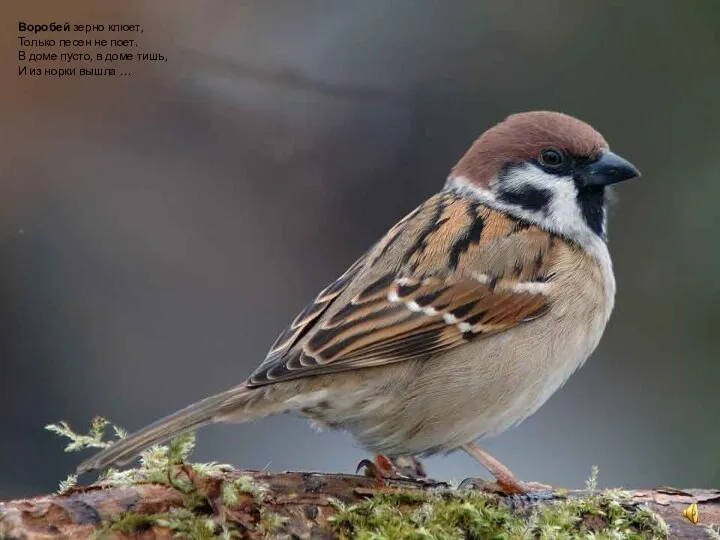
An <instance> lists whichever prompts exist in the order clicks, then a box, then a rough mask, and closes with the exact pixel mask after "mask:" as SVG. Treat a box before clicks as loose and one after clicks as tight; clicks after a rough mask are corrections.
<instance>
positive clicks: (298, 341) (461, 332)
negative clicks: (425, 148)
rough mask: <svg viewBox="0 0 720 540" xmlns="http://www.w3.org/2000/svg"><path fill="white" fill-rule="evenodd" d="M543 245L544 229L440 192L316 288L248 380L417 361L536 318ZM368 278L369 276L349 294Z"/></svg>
mask: <svg viewBox="0 0 720 540" xmlns="http://www.w3.org/2000/svg"><path fill="white" fill-rule="evenodd" d="M553 243H554V239H553V237H552V236H551V235H549V234H548V233H546V232H544V231H540V230H539V229H537V228H535V227H531V226H530V225H528V224H523V223H521V222H518V221H516V220H513V219H511V218H508V217H507V216H505V215H503V214H500V213H499V212H496V211H494V210H491V209H489V208H486V207H483V206H482V205H480V204H479V203H477V202H476V201H473V200H472V199H471V198H467V197H462V196H459V195H457V194H454V193H451V192H441V193H439V194H438V195H436V196H434V197H432V198H430V199H429V200H428V201H426V202H425V203H423V204H422V205H421V206H420V207H418V208H417V209H416V210H414V211H413V212H411V213H410V214H409V215H408V216H406V217H405V218H404V219H403V220H401V221H400V222H399V223H398V224H397V225H396V226H395V227H393V228H392V229H391V230H390V231H389V232H388V234H387V235H385V237H384V238H383V239H382V240H381V241H380V242H378V244H376V245H375V246H374V248H372V249H371V250H370V251H369V252H368V253H367V254H366V255H365V256H363V257H362V258H361V259H360V260H358V261H357V262H356V263H355V264H354V265H353V266H351V267H350V269H349V270H348V271H347V272H346V273H345V274H343V276H341V277H340V279H338V280H337V281H336V282H335V283H333V284H332V285H330V286H329V287H328V288H326V289H325V290H323V291H322V292H321V293H320V294H319V295H318V296H317V298H316V299H315V300H314V302H312V303H311V304H310V305H309V306H308V307H306V308H305V309H304V310H303V311H302V312H301V313H300V314H299V315H298V316H297V317H296V318H295V320H294V321H293V322H292V324H291V325H290V327H289V328H288V329H287V330H286V331H285V332H284V333H283V334H282V335H281V336H280V337H279V338H278V340H277V341H276V342H275V344H274V345H273V347H272V348H271V350H270V352H269V353H268V357H267V358H266V360H265V361H264V362H263V363H262V364H261V365H260V366H259V367H258V368H257V369H256V370H255V372H254V373H253V374H252V375H251V376H250V379H249V380H248V384H249V385H250V386H261V385H264V384H269V383H273V382H278V381H285V380H290V379H296V378H299V377H307V376H313V375H319V374H323V373H331V372H337V371H345V370H351V369H358V368H365V367H370V366H377V365H381V364H386V363H392V362H399V361H402V360H410V359H418V358H427V357H429V356H432V355H434V354H437V353H440V352H442V351H446V350H449V349H452V348H453V347H457V346H459V345H462V344H463V343H466V342H467V341H469V340H471V339H475V338H478V337H481V336H487V335H490V334H494V333H497V332H501V331H504V330H507V329H509V328H512V327H513V326H515V325H517V324H520V323H522V322H525V321H528V320H530V319H533V318H536V317H539V316H541V315H542V314H543V313H545V312H546V310H547V308H548V298H547V296H546V295H545V294H543V293H544V292H545V290H546V288H547V287H548V286H549V285H550V284H549V283H548V281H549V280H551V279H552V275H551V274H550V273H549V272H550V265H549V261H551V260H552V256H551V255H550V252H551V251H552V246H553ZM383 267H384V268H385V270H383V271H377V269H378V268H383ZM366 270H367V271H368V272H366ZM472 272H483V273H482V274H473V273H472ZM370 273H372V275H374V276H377V279H375V281H374V282H372V283H371V284H369V285H367V286H365V287H363V288H360V289H358V288H357V286H358V282H357V279H364V278H363V276H367V275H370ZM350 290H352V291H353V293H350V292H349V291H350ZM356 290H357V293H355V292H354V291H356ZM340 297H342V302H343V305H335V304H337V301H338V299H339V298H340ZM331 306H332V307H331Z"/></svg>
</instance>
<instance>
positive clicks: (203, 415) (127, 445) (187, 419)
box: [77, 386, 268, 474]
mask: <svg viewBox="0 0 720 540" xmlns="http://www.w3.org/2000/svg"><path fill="white" fill-rule="evenodd" d="M252 395H253V391H252V390H250V389H248V388H247V387H245V386H240V387H237V388H233V389H230V390H227V391H225V392H222V393H220V394H216V395H214V396H211V397H209V398H206V399H203V400H201V401H198V402H196V403H193V404H192V405H189V406H187V407H185V408H184V409H181V410H179V411H177V412H175V413H173V414H171V415H169V416H166V417H165V418H161V419H160V420H158V421H156V422H153V423H152V424H150V425H149V426H146V427H144V428H142V429H141V430H139V431H136V432H135V433H132V434H130V435H128V436H127V437H125V438H123V439H120V440H119V441H117V442H115V443H113V444H112V445H111V446H108V447H107V448H104V449H103V450H101V451H100V452H98V453H97V454H95V455H94V456H92V457H91V458H89V459H87V460H85V461H83V462H82V463H81V464H80V465H79V466H78V468H77V473H78V474H84V473H87V472H90V471H94V470H100V469H106V468H108V467H110V466H112V465H125V464H127V463H128V462H130V461H131V460H132V459H133V458H134V457H135V456H137V455H138V454H139V453H140V452H142V451H143V450H145V449H146V448H148V447H150V446H152V445H155V444H160V443H163V442H165V441H168V440H169V439H172V438H173V437H176V436H178V435H180V434H182V433H185V432H187V431H190V430H194V429H197V428H200V427H202V426H206V425H208V424H212V423H214V422H217V421H220V420H222V419H223V418H222V417H223V415H227V414H228V413H230V412H232V413H234V414H233V420H234V421H244V420H250V419H251V418H254V417H255V416H265V415H266V414H268V413H267V412H260V411H258V414H252V413H251V412H250V411H248V413H247V415H245V414H242V413H240V414H238V413H239V412H241V411H242V409H243V408H244V407H246V406H247V405H248V404H249V403H250V401H251V396H252ZM245 416H247V417H246V418H245Z"/></svg>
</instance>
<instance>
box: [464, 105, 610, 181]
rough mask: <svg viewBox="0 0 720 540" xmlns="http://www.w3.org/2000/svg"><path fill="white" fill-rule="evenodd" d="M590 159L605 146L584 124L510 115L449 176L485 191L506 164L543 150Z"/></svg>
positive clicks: (540, 114)
mask: <svg viewBox="0 0 720 540" xmlns="http://www.w3.org/2000/svg"><path fill="white" fill-rule="evenodd" d="M549 147H553V148H557V149H559V150H563V151H565V152H567V153H569V154H572V155H575V156H582V157H592V156H594V155H597V154H598V153H599V152H600V151H601V150H604V149H607V147H608V144H607V142H606V141H605V139H604V138H603V136H602V135H600V133H598V132H597V131H595V129H593V128H592V127H591V126H590V125H588V124H586V123H585V122H583V121H581V120H578V119H577V118H573V117H572V116H568V115H567V114H563V113H558V112H551V111H534V112H524V113H518V114H513V115H511V116H508V117H507V118H506V119H505V120H504V121H502V122H500V123H499V124H497V125H495V126H493V127H491V128H490V129H488V130H487V131H486V132H485V133H483V134H482V135H481V136H480V137H479V138H478V139H477V140H476V141H475V143H473V145H472V146H471V147H470V149H469V150H468V151H467V153H466V154H465V155H464V156H463V157H462V159H460V161H459V162H458V163H457V165H455V167H453V170H452V173H451V176H464V177H465V178H467V179H469V180H470V181H471V182H473V183H474V184H476V185H480V186H483V187H487V186H488V185H489V183H490V181H491V180H492V179H493V178H494V177H495V176H496V175H497V174H498V173H499V172H500V170H501V169H502V168H503V166H505V164H507V163H512V162H514V163H522V162H524V161H527V160H529V159H533V158H537V157H538V156H539V155H540V152H541V151H542V150H543V149H544V148H549Z"/></svg>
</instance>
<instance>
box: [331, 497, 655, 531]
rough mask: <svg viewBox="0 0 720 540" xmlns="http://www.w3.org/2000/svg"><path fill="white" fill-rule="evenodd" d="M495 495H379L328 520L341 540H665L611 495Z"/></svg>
mask: <svg viewBox="0 0 720 540" xmlns="http://www.w3.org/2000/svg"><path fill="white" fill-rule="evenodd" d="M508 501H512V499H510V500H508V499H504V498H501V497H498V496H496V495H490V494H484V493H478V492H463V491H447V492H435V493H423V492H410V493H409V494H393V495H380V496H377V497H375V498H373V499H370V500H368V501H366V502H363V503H360V504H355V505H352V506H345V505H343V504H341V503H338V502H336V503H335V506H336V509H337V515H336V516H335V517H333V518H331V519H332V523H333V526H334V528H335V531H336V532H337V533H338V534H339V535H340V537H341V538H354V539H358V540H379V539H384V540H385V539H386V540H421V539H433V540H435V539H437V540H463V539H478V540H479V539H485V538H497V539H525V538H527V539H548V540H549V539H558V540H560V539H572V538H592V539H597V540H601V539H602V540H604V539H608V540H609V539H628V540H640V539H651V538H658V539H662V538H667V527H666V526H665V524H664V522H663V521H662V520H661V519H660V518H659V517H657V516H655V515H654V514H652V513H651V512H649V511H648V510H646V509H644V508H642V507H638V506H635V505H631V504H624V503H623V500H622V499H621V498H618V497H617V496H616V495H615V494H608V493H601V494H598V495H594V496H589V497H587V498H582V499H560V500H558V501H554V502H543V503H542V504H536V503H535V504H533V503H524V504H520V503H518V504H517V505H515V506H511V504H512V503H511V502H508Z"/></svg>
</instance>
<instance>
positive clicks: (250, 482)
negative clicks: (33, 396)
mask: <svg viewBox="0 0 720 540" xmlns="http://www.w3.org/2000/svg"><path fill="white" fill-rule="evenodd" d="M180 470H184V471H185V473H187V475H188V477H190V478H189V479H190V480H192V486H193V488H192V489H190V490H188V489H184V488H183V489H180V488H177V487H172V485H174V484H173V482H172V479H170V482H169V485H166V484H158V483H155V484H153V483H145V484H135V485H128V486H116V487H100V486H88V487H74V488H72V489H71V490H70V491H69V492H68V493H66V494H63V495H48V496H43V497H37V498H34V499H24V500H15V501H9V502H4V503H0V538H2V539H3V540H7V539H15V538H17V539H28V540H33V539H52V538H77V539H83V538H116V539H123V538H142V539H151V538H172V537H184V538H268V537H269V538H486V537H487V538H496V537H503V538H556V537H557V538H574V537H578V538H581V537H582V538H587V537H588V533H589V532H590V533H594V534H595V535H596V536H594V537H595V538H604V537H605V534H604V533H607V537H608V538H688V539H690V538H691V539H694V540H697V539H702V538H720V535H718V533H717V530H718V528H717V526H714V524H720V490H675V489H648V490H635V491H623V492H620V491H618V490H613V491H604V492H593V493H589V492H581V491H576V492H573V491H570V492H568V491H563V492H559V493H556V494H553V495H549V496H546V497H544V498H523V497H507V496H503V495H495V494H488V493H485V492H478V491H466V490H453V489H449V488H447V486H444V485H442V484H433V483H418V482H413V481H394V480H393V481H386V482H385V484H384V485H383V486H381V487H379V486H378V485H377V481H376V480H375V479H374V478H368V477H363V476H352V475H341V474H320V473H301V472H286V473H269V472H256V471H237V470H234V471H229V472H223V473H221V474H214V475H211V476H206V477H199V476H194V475H193V474H192V472H191V471H190V470H188V469H182V467H180ZM228 486H233V488H232V489H228ZM693 502H695V503H697V507H698V515H699V521H698V523H697V524H693V523H692V522H691V521H690V520H689V519H687V518H686V517H685V516H684V515H683V510H684V509H685V508H687V507H688V505H690V504H691V503H693ZM553 531H555V532H553ZM575 533H577V534H575ZM553 534H557V536H553ZM500 535H502V536H500ZM591 536H592V535H591Z"/></svg>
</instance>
